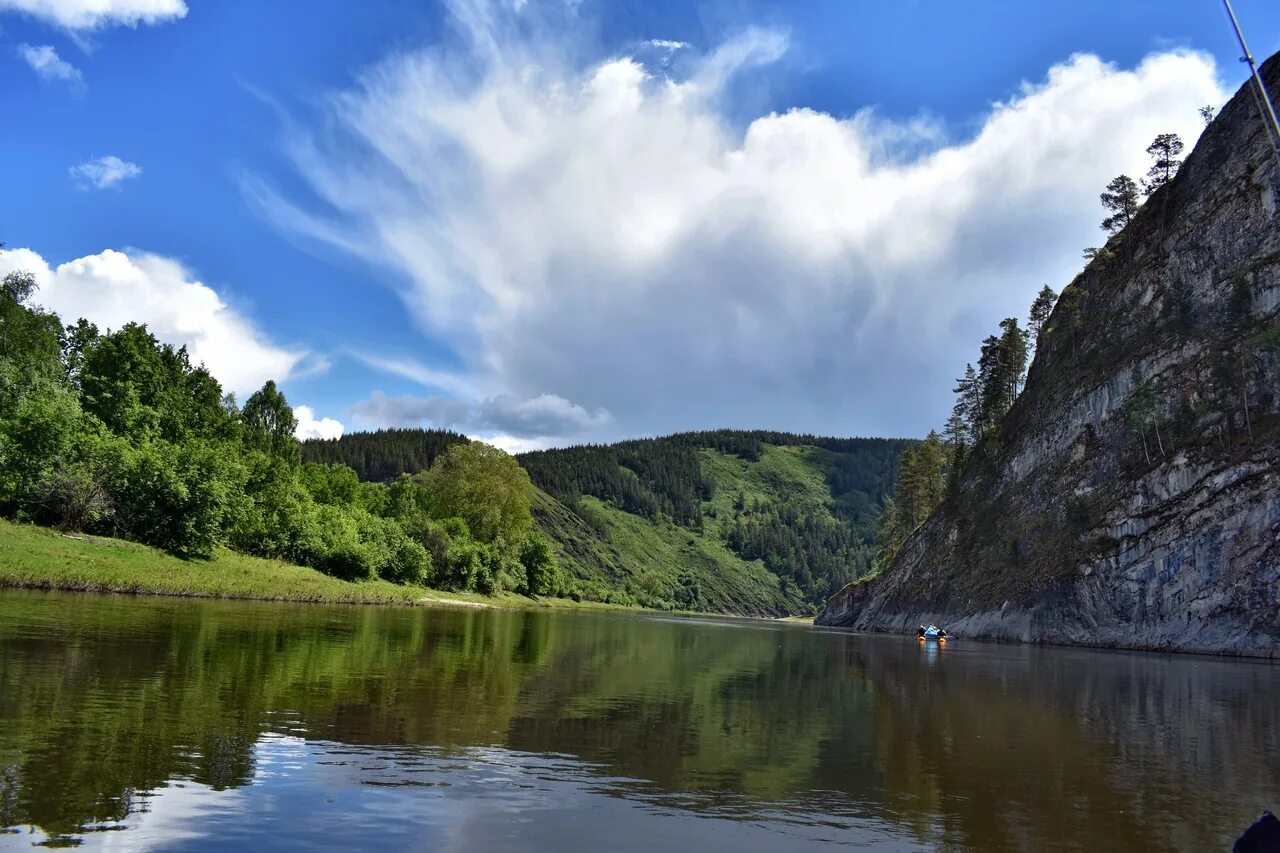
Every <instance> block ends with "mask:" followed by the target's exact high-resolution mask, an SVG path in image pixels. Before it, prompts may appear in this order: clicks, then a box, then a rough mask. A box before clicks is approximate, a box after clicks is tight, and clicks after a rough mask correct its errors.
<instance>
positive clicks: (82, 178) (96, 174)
mask: <svg viewBox="0 0 1280 853" xmlns="http://www.w3.org/2000/svg"><path fill="white" fill-rule="evenodd" d="M69 171H70V173H71V177H72V178H73V179H74V180H75V182H76V186H78V187H80V188H81V189H96V190H105V189H110V188H111V187H114V186H116V185H117V184H119V183H120V182H121V181H124V180H127V179H128V178H136V177H137V176H138V175H141V174H142V167H141V166H139V165H138V164H137V163H130V162H129V161H127V160H121V159H120V158H119V157H117V156H115V155H114V154H108V155H107V156H106V157H97V158H95V159H93V160H86V161H85V162H83V163H81V164H79V165H78V166H72V167H71V168H70V170H69Z"/></svg>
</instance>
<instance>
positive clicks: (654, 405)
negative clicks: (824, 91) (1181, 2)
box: [269, 0, 1227, 434]
mask: <svg viewBox="0 0 1280 853" xmlns="http://www.w3.org/2000/svg"><path fill="white" fill-rule="evenodd" d="M547 5H548V6H552V7H553V6H555V5H556V4H547ZM453 8H455V9H460V10H462V12H461V14H460V17H459V26H460V28H461V29H463V30H464V31H465V32H467V33H469V38H470V46H471V50H470V52H469V53H468V51H467V50H465V49H462V50H460V49H456V47H455V46H452V45H451V46H450V49H449V50H444V49H440V50H435V49H431V50H423V51H419V52H409V53H398V54H396V55H394V56H391V57H389V58H388V59H387V60H386V61H384V62H382V63H380V64H378V65H377V66H375V67H374V68H372V69H370V70H369V71H367V73H365V74H364V75H363V76H362V77H361V78H360V82H359V84H358V85H357V86H356V87H354V88H353V89H352V90H350V91H346V92H342V93H340V94H337V95H335V96H334V97H333V98H332V99H331V100H330V102H329V107H330V110H329V112H328V113H327V114H326V115H324V116H323V117H322V118H321V119H320V120H317V122H316V127H317V130H316V131H315V132H314V133H301V132H297V131H296V130H295V129H291V130H290V132H289V135H288V140H287V146H286V147H287V151H288V153H289V154H290V156H291V157H292V158H293V160H294V162H295V164H296V167H297V169H298V171H299V173H300V174H301V175H302V176H303V177H304V178H305V179H306V181H307V182H308V185H309V189H310V190H311V192H313V193H314V195H315V197H316V198H317V199H318V200H319V203H317V204H311V203H298V202H295V203H292V204H291V203H289V202H288V201H287V200H285V199H284V198H283V197H281V196H279V195H275V196H273V202H274V208H273V209H272V210H271V211H269V214H270V215H273V216H274V217H275V218H276V221H277V222H279V224H280V225H281V227H283V228H286V229H293V230H295V231H297V232H298V233H303V234H307V235H309V236H310V237H311V238H319V239H322V240H323V239H327V238H326V236H325V235H339V236H337V237H335V239H332V240H329V242H331V243H332V244H333V245H335V246H337V247H339V248H342V249H344V250H349V251H354V252H356V253H357V254H358V255H359V256H360V257H362V258H365V259H370V258H374V259H377V262H378V263H381V264H386V265H390V266H391V267H393V268H396V269H398V270H399V271H401V272H402V273H403V275H404V277H405V279H406V280H408V281H409V282H411V286H410V287H408V288H406V289H405V290H404V293H403V295H404V299H405V304H406V307H407V308H408V310H409V311H410V312H411V313H412V314H413V316H414V319H415V320H416V321H417V322H418V324H419V325H421V326H422V327H423V328H424V329H427V330H429V332H430V333H431V334H432V335H433V336H434V337H435V339H436V340H437V341H444V342H445V343H447V344H449V345H451V346H452V347H453V348H454V349H455V352H456V353H457V354H458V357H459V359H460V361H461V363H462V364H463V365H464V366H465V368H464V371H465V377H464V380H463V381H462V383H461V384H462V385H463V386H466V385H467V384H468V380H474V379H475V377H482V378H484V380H485V381H486V382H487V383H488V387H490V388H492V389H493V390H492V392H490V395H487V396H491V395H494V394H498V393H507V394H511V395H513V396H514V397H515V398H517V399H526V400H527V399H534V398H537V397H539V396H540V395H541V394H543V393H546V392H549V393H553V394H555V395H558V397H559V398H560V399H563V400H566V401H568V400H572V401H574V403H575V404H579V405H581V406H582V407H583V409H584V411H588V412H594V411H597V410H604V411H608V412H610V413H612V415H613V416H614V417H615V418H616V421H615V422H614V423H615V424H616V426H617V428H618V429H619V430H620V431H625V432H629V433H639V432H660V431H667V430H670V429H676V428H693V427H702V426H706V427H714V426H722V425H725V424H742V425H748V424H751V425H767V426H774V427H779V428H787V429H802V430H820V431H831V432H839V433H843V434H848V433H850V432H861V433H864V434H865V433H879V434H923V433H924V431H925V430H926V429H927V428H928V427H929V426H932V425H936V424H937V423H939V422H940V421H941V420H942V419H943V418H944V417H945V412H946V411H947V409H948V408H949V406H950V401H949V397H950V390H951V387H952V383H953V377H954V376H955V375H957V373H958V372H959V371H960V370H962V369H963V365H964V362H965V361H966V360H968V359H971V358H972V357H973V355H974V349H975V347H976V346H977V342H978V341H981V339H982V337H983V336H984V335H985V334H987V333H988V332H989V331H990V329H991V328H993V327H994V326H995V324H996V322H998V320H999V319H1000V318H1002V317H1006V316H1023V315H1024V314H1025V311H1026V305H1027V303H1029V302H1030V300H1031V298H1032V297H1033V296H1034V293H1035V290H1036V289H1038V288H1039V286H1040V285H1041V283H1042V282H1045V281H1049V282H1050V283H1053V284H1055V285H1056V286H1060V285H1061V284H1062V283H1065V282H1066V281H1068V280H1069V279H1070V278H1071V277H1072V276H1073V275H1074V274H1075V272H1076V271H1078V269H1079V265H1080V248H1081V247H1082V246H1085V245H1090V244H1091V243H1093V242H1096V241H1097V216H1098V192H1099V189H1100V188H1101V187H1102V186H1105V184H1106V182H1107V180H1109V179H1110V178H1111V177H1113V176H1114V175H1115V174H1117V173H1120V172H1129V173H1135V174H1136V173H1140V172H1142V171H1144V170H1145V168H1146V167H1145V165H1144V161H1145V159H1146V158H1145V156H1144V154H1143V151H1144V149H1145V147H1146V146H1147V144H1148V143H1149V142H1150V140H1151V138H1152V137H1153V136H1154V135H1155V134H1157V133H1161V132H1177V133H1179V134H1181V135H1182V137H1183V139H1184V140H1186V141H1187V142H1188V144H1190V143H1191V142H1192V141H1193V140H1194V139H1195V138H1196V136H1197V135H1198V133H1199V128H1200V124H1201V123H1200V119H1199V116H1198V114H1197V112H1196V108H1197V107H1198V106H1200V105H1202V104H1205V103H1222V102H1223V101H1224V100H1225V98H1226V96H1227V92H1226V91H1225V90H1224V89H1223V88H1222V86H1221V84H1220V81H1219V79H1218V74H1217V69H1216V68H1215V66H1214V62H1213V60H1212V58H1211V57H1209V56H1207V55H1205V54H1201V53H1195V52H1190V51H1184V50H1174V51H1166V52H1160V53H1153V54H1152V55H1150V56H1148V57H1146V58H1145V59H1143V60H1142V61H1141V62H1140V63H1138V64H1137V65H1136V66H1133V67H1130V68H1121V67H1118V66H1116V65H1113V64H1110V63H1107V62H1104V61H1102V60H1101V59H1099V58H1098V57H1096V56H1090V55H1077V56H1072V57H1070V58H1066V59H1065V60H1064V61H1062V62H1060V63H1059V64H1056V65H1053V66H1052V67H1049V68H1046V69H1045V74H1044V75H1043V76H1042V77H1040V78H1039V79H1037V80H1034V81H1030V82H1027V83H1025V84H1023V85H1022V86H1021V87H1019V88H1018V89H1017V90H1015V91H1013V92H1011V93H1007V97H1006V98H1005V99H1004V100H1001V101H997V102H994V103H993V104H992V106H991V108H990V109H989V111H988V112H987V114H986V115H985V116H981V117H979V119H980V120H979V121H977V122H976V123H975V124H974V126H973V131H972V132H969V131H966V132H963V133H961V132H954V129H953V132H950V133H949V132H947V130H948V129H947V128H945V127H942V126H941V124H940V123H939V122H937V121H931V120H928V119H927V118H925V119H922V120H915V121H908V122H901V123H900V122H893V121H886V120H884V119H881V118H879V117H877V115H876V114H875V113H874V112H873V111H871V110H870V109H866V110H862V111H860V112H857V113H854V114H853V115H850V116H847V117H840V116H835V115H831V114H828V113H824V112H820V111H817V110H813V109H803V108H798V109H793V110H789V111H787V112H784V113H771V114H767V115H761V116H759V117H757V118H755V119H754V120H753V121H750V122H748V123H747V124H746V126H745V127H743V126H742V123H741V122H740V121H738V120H737V118H736V117H735V116H731V115H730V114H729V112H728V111H729V110H730V109H731V108H732V107H731V102H732V100H733V99H732V98H727V97H724V96H725V95H726V93H728V92H729V91H730V90H731V88H732V87H733V86H734V85H736V82H735V81H736V80H737V79H738V76H737V75H738V73H739V71H740V69H745V68H750V67H753V66H759V65H762V64H766V63H769V62H773V61H776V60H777V59H778V58H779V57H780V56H782V55H783V54H784V52H785V51H786V49H787V37H786V34H785V33H780V32H776V31H771V30H765V29H754V30H747V31H744V32H742V33H739V34H738V35H737V36H735V37H733V38H731V39H729V40H728V41H727V42H726V43H724V44H722V45H720V46H719V47H716V48H714V49H712V50H710V51H709V52H708V53H706V54H705V55H698V54H696V53H695V52H694V51H692V50H690V51H689V54H688V55H687V56H686V57H684V59H685V60H687V61H684V62H682V63H680V69H679V75H678V76H674V77H673V76H672V75H670V74H667V73H664V72H662V71H661V70H660V69H655V68H653V67H650V66H648V65H646V64H645V63H644V61H643V60H642V59H641V58H637V57H627V56H622V57H619V56H616V55H612V56H609V58H606V59H604V60H602V61H599V62H595V63H594V64H587V65H583V66H578V65H571V64H569V63H568V60H566V59H564V57H570V56H580V55H581V47H580V44H581V42H580V41H575V39H577V38H578V37H579V36H581V33H579V32H577V31H574V30H573V29H572V27H565V28H560V30H559V31H556V32H553V28H550V27H537V26H534V25H533V24H531V23H530V21H529V16H531V15H537V14H539V13H540V12H539V10H540V9H542V7H541V6H536V5H535V4H529V6H528V7H526V8H525V9H524V10H523V11H522V12H521V15H522V17H521V18H520V19H519V20H518V21H514V22H512V21H510V20H508V19H507V18H506V17H504V12H503V9H504V8H505V7H504V6H503V5H502V4H493V3H484V2H480V1H479V0H476V2H462V1H461V0H459V2H457V3H455V4H453ZM530 34H533V35H530ZM557 40H561V41H559V42H558V41H557ZM1001 94H1002V93H992V96H993V98H994V97H999V96H1000V95H1001ZM352 244H355V245H354V246H353V245H352ZM416 372H417V371H409V370H402V371H401V375H404V376H406V377H409V376H410V374H411V373H416ZM415 381H419V380H415ZM420 381H422V384H424V385H437V386H438V387H441V388H444V387H445V386H444V385H442V384H440V377H439V376H436V375H432V374H422V375H421V380H420ZM884 401H893V404H892V405H885V404H884ZM383 402H385V401H383ZM873 403H878V404H876V405H873ZM406 405H407V404H406ZM513 434H514V433H513Z"/></svg>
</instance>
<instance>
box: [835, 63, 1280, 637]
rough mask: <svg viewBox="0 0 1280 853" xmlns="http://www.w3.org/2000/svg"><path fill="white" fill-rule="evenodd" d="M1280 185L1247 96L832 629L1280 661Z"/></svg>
mask: <svg viewBox="0 0 1280 853" xmlns="http://www.w3.org/2000/svg"><path fill="white" fill-rule="evenodd" d="M1263 73H1264V75H1265V77H1266V79H1267V82H1268V85H1269V86H1270V87H1271V90H1272V92H1273V93H1274V92H1276V91H1280V59H1278V58H1277V57H1272V59H1270V60H1269V61H1268V62H1267V63H1266V64H1265V65H1264V67H1263ZM1278 186H1280V170H1277V168H1276V165H1275V161H1274V159H1273V156H1272V152H1271V148H1270V145H1269V142H1268V139H1267V136H1266V133H1265V130H1264V127H1263V125H1262V122H1261V120H1260V118H1259V115H1258V111H1257V107H1256V105H1255V102H1254V100H1253V96H1252V93H1251V92H1250V91H1247V90H1245V89H1242V90H1241V91H1240V92H1238V93H1237V94H1236V96H1235V97H1234V98H1233V99H1232V100H1231V101H1230V103H1228V104H1227V105H1226V107H1224V108H1223V110H1222V112H1221V113H1220V114H1219V116H1218V118H1217V119H1215V120H1214V121H1213V123H1212V124H1211V125H1210V126H1209V127H1208V128H1207V129H1206V130H1205V132H1204V135H1203V136H1202V137H1201V139H1200V141H1199V142H1198V144H1197V145H1196V147H1195V150H1194V151H1193V152H1192V153H1191V154H1190V156H1188V157H1187V159H1186V162H1185V163H1184V164H1183V166H1182V169H1181V170H1180V171H1179V173H1178V175H1177V177H1176V178H1175V179H1174V180H1173V181H1172V182H1171V183H1170V184H1168V185H1166V186H1165V187H1163V188H1162V189H1160V190H1158V191H1156V192H1155V193H1154V194H1153V195H1152V196H1151V197H1150V198H1149V199H1148V200H1147V201H1146V203H1145V204H1144V205H1143V207H1142V208H1141V210H1140V211H1139V213H1138V215H1137V216H1136V217H1135V219H1134V221H1133V222H1132V223H1131V224H1130V225H1129V227H1128V228H1126V229H1125V230H1124V231H1123V232H1122V233H1121V234H1120V235H1118V236H1117V237H1115V238H1113V239H1112V240H1111V241H1110V242H1109V243H1108V245H1107V247H1106V249H1105V250H1104V251H1103V252H1102V253H1101V254H1100V255H1099V257H1098V258H1096V259H1095V260H1094V261H1092V262H1091V263H1090V264H1089V266H1088V267H1087V268H1086V269H1085V270H1084V271H1083V272H1082V273H1081V274H1080V275H1079V276H1078V277H1077V278H1076V280H1075V281H1073V282H1072V283H1071V284H1070V285H1069V286H1068V287H1067V288H1066V289H1065V290H1064V292H1063V296H1062V297H1061V298H1060V299H1059V302H1058V305H1057V307H1056V308H1055V310H1054V312H1053V316H1052V317H1051V318H1050V320H1049V322H1048V324H1047V325H1046V332H1045V334H1044V335H1043V336H1042V339H1041V342H1040V345H1039V347H1038V348H1037V353H1036V356H1035V359H1034V360H1033V363H1032V365H1031V369H1030V371H1029V374H1028V379H1027V383H1026V388H1025V390H1024V391H1023V393H1022V394H1021V395H1020V397H1019V398H1018V400H1017V402H1016V403H1015V405H1014V408H1013V409H1012V411H1010V413H1009V414H1008V416H1007V417H1006V418H1005V420H1004V421H1003V423H1002V424H1001V426H1000V429H999V431H998V435H997V436H996V437H995V438H994V439H993V440H992V441H991V442H990V443H989V444H988V446H987V447H985V448H984V449H983V450H982V451H980V452H979V453H978V454H976V455H975V457H974V458H973V459H971V460H970V463H969V465H968V466H967V467H966V468H965V470H964V474H963V476H962V477H961V478H960V479H959V481H958V484H957V488H956V489H955V491H954V492H953V493H952V494H951V495H950V496H949V497H948V499H947V500H946V501H945V502H944V504H943V505H942V507H940V508H939V510H938V511H936V512H935V513H934V514H933V515H932V516H931V517H930V519H929V520H928V521H926V522H925V524H923V525H922V526H921V527H920V528H919V529H917V530H916V531H915V532H914V533H913V534H912V536H911V537H910V538H909V539H908V540H907V542H906V544H905V545H904V546H903V548H902V549H901V551H900V552H899V553H898V555H897V556H896V558H895V559H894V561H893V562H892V563H891V564H890V565H889V566H887V567H886V568H885V569H884V571H883V572H881V573H880V574H879V575H878V576H876V577H874V578H871V579H869V580H866V581H861V582H856V583H854V584H851V585H849V586H848V587H846V588H845V589H844V590H842V591H841V592H839V593H837V594H836V595H835V596H834V597H833V598H832V599H831V600H830V602H828V604H827V607H826V609H825V610H824V611H823V612H822V614H821V615H820V616H819V617H818V620H817V621H818V623H819V624H823V625H836V626H846V627H851V628H856V629H863V630H881V631H907V632H910V631H912V630H913V629H914V628H915V626H916V625H917V624H919V623H920V622H921V621H922V620H927V621H933V622H937V623H938V624H940V625H945V626H947V628H948V629H949V630H951V631H952V632H953V633H954V634H957V635H959V636H962V637H985V638H996V639H1009V640H1022V641H1028V642H1047V643H1068V644H1081V645H1097V646H1112V647H1123V648H1142V649H1167V650H1184V651H1200V652H1219V653H1233V654H1244V655H1260V656H1276V655H1280V364H1278V362H1280V357H1278V351H1280V218H1278V216H1280V209H1278V205H1280V192H1278V190H1277V187H1278ZM1046 203H1052V202H1051V200H1048V199H1047V200H1046Z"/></svg>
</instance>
